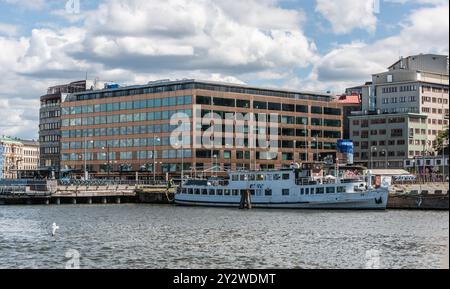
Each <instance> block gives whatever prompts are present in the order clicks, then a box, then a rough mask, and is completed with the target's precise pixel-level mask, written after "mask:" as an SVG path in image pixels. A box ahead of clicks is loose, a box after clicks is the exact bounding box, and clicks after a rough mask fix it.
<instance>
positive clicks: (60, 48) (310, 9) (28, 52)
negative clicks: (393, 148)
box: [0, 0, 449, 139]
mask: <svg viewBox="0 0 450 289" xmlns="http://www.w3.org/2000/svg"><path fill="white" fill-rule="evenodd" d="M448 51H449V0H333V1H330V0H239V1H230V0H0V76H1V77H0V118H1V121H0V135H9V136H14V137H20V138H28V139H32V138H33V139H37V138H38V123H39V97H40V96H41V95H44V94H45V92H46V89H47V87H49V86H53V85H58V84H64V83H67V82H71V81H75V80H80V79H84V78H85V77H86V75H88V78H89V79H94V78H97V79H99V80H100V81H103V82H109V81H113V82H118V83H120V84H122V85H133V84H145V83H147V82H149V81H154V80H158V79H183V78H195V79H203V80H217V81H226V82H233V83H244V84H249V85H257V86H264V87H280V88H287V89H293V90H301V91H317V92H326V91H330V92H332V93H335V94H341V93H343V92H344V90H345V88H346V87H351V86H355V85H360V84H362V83H364V82H366V81H368V80H370V79H371V75H372V74H374V73H379V72H383V71H385V70H386V68H387V67H388V66H389V65H390V64H392V63H394V62H395V61H396V60H398V58H399V57H401V56H408V55H413V54H418V53H436V54H445V55H448V53H449V52H448Z"/></svg>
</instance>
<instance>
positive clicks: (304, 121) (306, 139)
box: [303, 118, 309, 162]
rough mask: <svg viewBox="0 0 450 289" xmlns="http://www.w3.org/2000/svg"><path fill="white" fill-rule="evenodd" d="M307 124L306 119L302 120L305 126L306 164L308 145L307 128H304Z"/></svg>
mask: <svg viewBox="0 0 450 289" xmlns="http://www.w3.org/2000/svg"><path fill="white" fill-rule="evenodd" d="M307 123H308V119H307V118H304V119H303V124H304V125H305V147H306V162H308V161H309V155H308V154H309V145H308V128H307V127H306V125H307Z"/></svg>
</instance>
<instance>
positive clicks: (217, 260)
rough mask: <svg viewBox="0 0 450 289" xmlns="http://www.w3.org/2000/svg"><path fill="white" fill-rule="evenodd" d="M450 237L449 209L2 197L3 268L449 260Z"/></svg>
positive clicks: (441, 263) (382, 264) (380, 264)
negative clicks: (7, 202)
mask: <svg viewBox="0 0 450 289" xmlns="http://www.w3.org/2000/svg"><path fill="white" fill-rule="evenodd" d="M53 222H55V223H56V224H57V225H58V226H59V230H57V231H56V234H55V236H52V224H53ZM448 247H449V212H448V211H447V212H445V211H444V212H432V211H394V210H388V211H302V210H261V209H254V210H250V211H241V210H238V209H229V208H228V209H227V208H224V209H222V208H193V207H192V208H191V207H176V206H167V205H161V206H160V205H138V204H122V205H61V206H0V268H66V267H73V266H78V265H79V267H80V268H182V269H187V268H192V269H203V268H260V269H262V268H448V258H449V251H448Z"/></svg>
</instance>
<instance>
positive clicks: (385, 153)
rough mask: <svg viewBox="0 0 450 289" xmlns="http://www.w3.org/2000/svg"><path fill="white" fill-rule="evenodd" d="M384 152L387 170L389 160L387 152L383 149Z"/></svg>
mask: <svg viewBox="0 0 450 289" xmlns="http://www.w3.org/2000/svg"><path fill="white" fill-rule="evenodd" d="M382 152H383V153H384V157H385V168H386V169H387V168H388V159H387V150H386V149H383V150H382Z"/></svg>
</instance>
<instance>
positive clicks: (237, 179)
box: [231, 175, 239, 182]
mask: <svg viewBox="0 0 450 289" xmlns="http://www.w3.org/2000/svg"><path fill="white" fill-rule="evenodd" d="M231 180H232V181H235V182H236V181H239V175H232V176H231Z"/></svg>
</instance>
